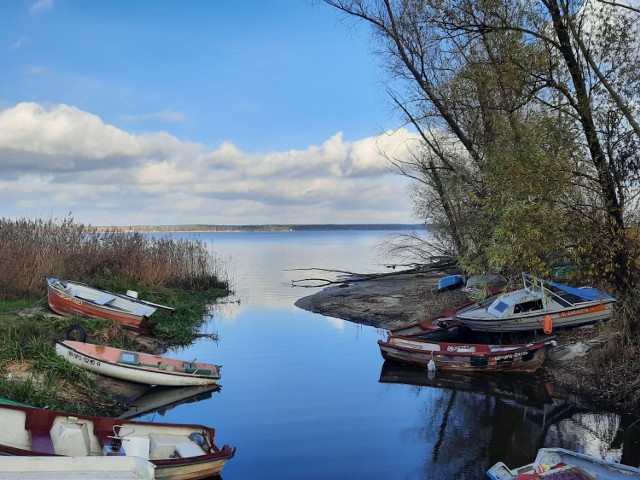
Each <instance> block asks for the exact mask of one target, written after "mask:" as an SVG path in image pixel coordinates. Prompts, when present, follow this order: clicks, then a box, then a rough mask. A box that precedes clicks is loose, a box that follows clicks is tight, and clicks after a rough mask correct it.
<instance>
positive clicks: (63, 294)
mask: <svg viewBox="0 0 640 480" xmlns="http://www.w3.org/2000/svg"><path fill="white" fill-rule="evenodd" d="M60 296H61V297H62V298H64V299H65V300H68V301H70V302H72V303H75V304H76V305H82V300H80V299H79V298H76V297H72V296H71V295H69V294H68V293H62V292H61V293H60Z"/></svg>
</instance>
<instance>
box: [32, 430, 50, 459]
mask: <svg viewBox="0 0 640 480" xmlns="http://www.w3.org/2000/svg"><path fill="white" fill-rule="evenodd" d="M31 450H33V451H34V452H38V453H51V454H55V453H56V449H55V447H54V446H53V440H52V439H51V435H50V434H49V431H48V430H35V431H34V430H32V431H31Z"/></svg>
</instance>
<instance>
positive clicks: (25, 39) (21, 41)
mask: <svg viewBox="0 0 640 480" xmlns="http://www.w3.org/2000/svg"><path fill="white" fill-rule="evenodd" d="M29 43H31V40H30V39H29V37H20V38H19V39H18V40H16V41H15V42H13V43H12V44H11V47H10V48H11V49H12V50H15V49H18V48H22V47H24V46H25V45H28V44H29Z"/></svg>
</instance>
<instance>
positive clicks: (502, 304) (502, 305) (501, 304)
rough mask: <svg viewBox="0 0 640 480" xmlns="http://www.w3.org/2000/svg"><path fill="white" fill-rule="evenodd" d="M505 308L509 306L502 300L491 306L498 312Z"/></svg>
mask: <svg viewBox="0 0 640 480" xmlns="http://www.w3.org/2000/svg"><path fill="white" fill-rule="evenodd" d="M507 308H509V304H508V303H506V302H503V301H499V302H498V303H496V304H495V305H493V306H492V307H491V310H495V311H496V312H498V313H503V312H504V311H505V310H506V309H507Z"/></svg>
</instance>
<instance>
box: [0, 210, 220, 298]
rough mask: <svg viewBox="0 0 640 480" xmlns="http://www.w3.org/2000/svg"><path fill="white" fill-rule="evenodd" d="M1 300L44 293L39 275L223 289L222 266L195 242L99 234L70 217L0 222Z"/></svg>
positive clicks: (186, 287) (117, 233)
mask: <svg viewBox="0 0 640 480" xmlns="http://www.w3.org/2000/svg"><path fill="white" fill-rule="evenodd" d="M0 244H1V245H2V249H1V250H0V269H1V271H2V272H3V275H2V277H0V300H6V299H13V298H22V297H26V296H33V295H34V294H38V293H40V292H42V291H43V288H44V285H45V283H44V281H43V277H46V276H53V277H59V278H72V279H75V280H81V281H87V280H89V279H92V278H105V277H106V278H109V277H118V278H124V279H127V280H129V281H131V282H133V283H135V284H142V285H146V286H148V287H173V288H182V289H193V288H199V289H202V288H208V287H216V286H224V284H223V283H222V282H221V281H220V280H219V278H221V275H220V274H221V272H220V267H221V266H220V265H219V264H218V263H217V262H216V261H215V258H214V257H213V256H212V254H211V253H210V252H209V251H208V250H207V248H206V245H204V244H203V243H202V242H201V241H198V240H175V239H171V238H169V237H161V238H155V237H153V236H148V235H143V234H140V233H125V232H122V231H119V230H118V229H117V228H114V229H112V230H108V231H98V230H97V229H96V228H95V227H91V226H87V225H83V224H81V223H77V222H75V221H74V220H73V218H72V217H66V218H64V219H62V220H56V219H46V220H43V219H20V220H10V219H5V218H2V219H0Z"/></svg>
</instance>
